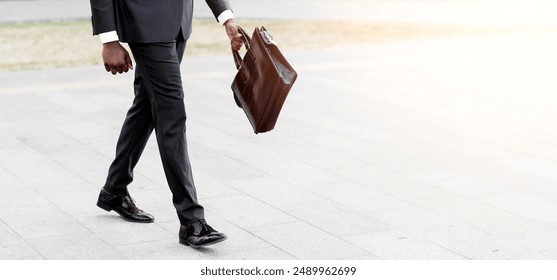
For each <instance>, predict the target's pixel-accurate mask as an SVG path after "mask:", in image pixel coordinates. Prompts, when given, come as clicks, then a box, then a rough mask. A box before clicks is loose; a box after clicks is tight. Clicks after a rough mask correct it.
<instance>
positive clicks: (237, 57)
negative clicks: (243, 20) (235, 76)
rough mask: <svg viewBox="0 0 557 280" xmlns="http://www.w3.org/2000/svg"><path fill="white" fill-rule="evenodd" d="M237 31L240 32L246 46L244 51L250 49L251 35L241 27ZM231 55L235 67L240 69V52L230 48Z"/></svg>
mask: <svg viewBox="0 0 557 280" xmlns="http://www.w3.org/2000/svg"><path fill="white" fill-rule="evenodd" d="M238 31H239V32H240V33H241V34H242V39H243V40H244V46H245V47H246V51H249V49H250V43H249V42H250V41H251V37H250V36H249V35H248V33H247V32H246V31H245V30H244V29H243V28H242V27H239V28H238ZM232 55H233V56H234V62H235V63H236V69H238V70H239V69H240V67H242V56H241V55H240V52H238V51H235V50H232Z"/></svg>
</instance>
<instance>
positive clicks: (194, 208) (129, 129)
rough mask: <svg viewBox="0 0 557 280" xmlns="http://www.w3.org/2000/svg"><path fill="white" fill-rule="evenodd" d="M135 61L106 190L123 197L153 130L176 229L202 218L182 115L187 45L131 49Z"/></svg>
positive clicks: (138, 45)
mask: <svg viewBox="0 0 557 280" xmlns="http://www.w3.org/2000/svg"><path fill="white" fill-rule="evenodd" d="M129 46H130V49H131V51H132V53H133V55H134V58H135V61H136V68H135V81H134V90H135V98H134V100H133V104H132V106H131V108H130V109H129V111H128V113H127V115H126V119H125V121H124V124H123V126H122V130H121V132H120V137H119V139H118V144H117V146H116V157H115V159H114V161H113V162H112V164H111V166H110V168H109V171H108V177H107V180H106V183H105V186H104V187H105V189H106V190H107V191H108V192H111V193H113V194H116V195H126V194H128V191H127V186H128V185H129V184H130V183H131V182H132V181H133V169H134V167H135V165H136V164H137V162H138V160H139V158H140V156H141V154H142V152H143V150H144V148H145V145H146V144H147V141H148V139H149V136H150V135H151V133H152V131H153V129H154V130H155V134H156V138H157V143H158V148H159V152H160V156H161V159H162V164H163V168H164V173H165V175H166V179H167V181H168V185H169V186H170V190H171V191H172V196H173V198H172V200H173V203H174V206H175V207H176V211H177V213H178V218H179V219H180V223H181V224H183V225H186V224H188V223H191V222H194V221H196V220H199V219H203V218H204V210H203V207H202V206H201V205H200V204H199V203H198V202H197V194H196V190H195V184H194V181H193V175H192V170H191V165H190V161H189V156H188V151H187V142H186V110H185V106H184V91H183V88H182V77H181V73H180V62H181V61H182V57H183V54H184V50H185V46H186V41H185V40H183V38H181V36H178V38H177V39H176V40H175V41H172V42H165V43H130V44H129Z"/></svg>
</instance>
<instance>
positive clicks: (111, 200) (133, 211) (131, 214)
mask: <svg viewBox="0 0 557 280" xmlns="http://www.w3.org/2000/svg"><path fill="white" fill-rule="evenodd" d="M97 206H99V207H100V208H102V209H104V210H106V211H108V212H110V211H111V210H114V212H116V213H118V214H119V215H120V216H121V217H122V218H124V220H126V221H128V222H135V223H152V222H153V221H154V220H155V218H154V217H153V216H152V215H151V214H148V213H145V212H143V210H141V209H139V208H137V206H135V203H134V200H133V199H132V198H131V197H130V196H129V195H127V196H124V197H122V196H116V195H113V194H111V193H109V192H107V191H105V190H104V188H103V189H101V193H100V194H99V200H98V201H97Z"/></svg>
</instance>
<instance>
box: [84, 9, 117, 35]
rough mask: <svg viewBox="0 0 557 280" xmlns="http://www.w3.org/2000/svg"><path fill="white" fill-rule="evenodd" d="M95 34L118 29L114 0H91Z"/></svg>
mask: <svg viewBox="0 0 557 280" xmlns="http://www.w3.org/2000/svg"><path fill="white" fill-rule="evenodd" d="M90 1H91V14H92V17H91V20H92V22H93V35H98V34H100V33H104V32H109V31H114V30H116V23H115V20H114V0H90Z"/></svg>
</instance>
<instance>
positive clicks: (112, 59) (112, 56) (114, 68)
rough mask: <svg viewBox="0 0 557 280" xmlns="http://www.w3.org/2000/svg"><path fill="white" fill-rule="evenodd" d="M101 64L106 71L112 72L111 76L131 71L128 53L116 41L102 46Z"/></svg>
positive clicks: (131, 65)
mask: <svg viewBox="0 0 557 280" xmlns="http://www.w3.org/2000/svg"><path fill="white" fill-rule="evenodd" d="M103 62H104V68H105V69H106V71H107V72H112V75H116V73H120V74H122V73H123V72H128V70H130V69H133V64H132V60H131V58H130V55H129V53H128V51H127V50H126V49H124V47H122V45H120V42H118V41H114V42H109V43H105V44H103Z"/></svg>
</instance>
